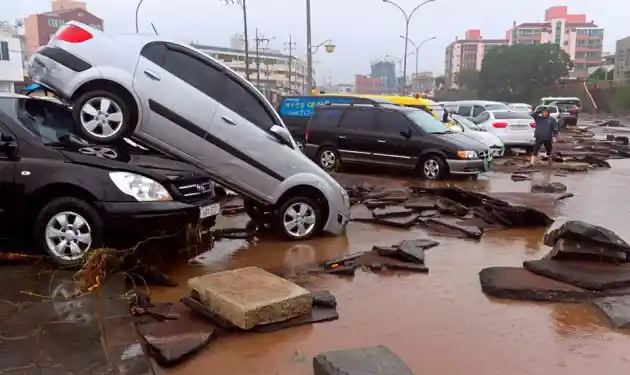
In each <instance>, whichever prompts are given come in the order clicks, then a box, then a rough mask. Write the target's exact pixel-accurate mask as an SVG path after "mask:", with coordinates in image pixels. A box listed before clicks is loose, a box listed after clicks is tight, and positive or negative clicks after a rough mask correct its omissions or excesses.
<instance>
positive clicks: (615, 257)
mask: <svg viewBox="0 0 630 375" xmlns="http://www.w3.org/2000/svg"><path fill="white" fill-rule="evenodd" d="M543 259H545V260H576V261H580V260H581V261H585V262H588V261H590V262H604V261H605V262H613V263H617V262H625V261H627V260H628V255H627V253H624V252H623V251H619V249H617V248H615V247H612V248H611V247H610V246H608V245H603V244H600V243H597V242H594V241H582V240H573V239H570V238H560V239H559V240H557V241H556V243H555V245H553V248H552V249H551V251H550V252H549V253H547V255H545V256H544V257H543Z"/></svg>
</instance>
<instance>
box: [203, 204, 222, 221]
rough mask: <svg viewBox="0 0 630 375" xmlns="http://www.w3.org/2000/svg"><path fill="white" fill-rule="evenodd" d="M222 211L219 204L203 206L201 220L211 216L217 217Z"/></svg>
mask: <svg viewBox="0 0 630 375" xmlns="http://www.w3.org/2000/svg"><path fill="white" fill-rule="evenodd" d="M220 211H221V206H220V205H219V204H218V203H214V204H209V205H207V206H201V207H199V218H200V219H205V218H207V217H210V216H217V215H218V214H219V212H220Z"/></svg>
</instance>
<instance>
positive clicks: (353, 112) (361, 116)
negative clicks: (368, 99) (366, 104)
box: [341, 108, 375, 131]
mask: <svg viewBox="0 0 630 375" xmlns="http://www.w3.org/2000/svg"><path fill="white" fill-rule="evenodd" d="M374 115H375V112H374V110H371V109H365V108H348V110H347V111H346V114H345V116H343V120H341V127H342V128H344V129H348V130H365V131H368V130H373V128H372V125H373V123H374V118H375V116H374Z"/></svg>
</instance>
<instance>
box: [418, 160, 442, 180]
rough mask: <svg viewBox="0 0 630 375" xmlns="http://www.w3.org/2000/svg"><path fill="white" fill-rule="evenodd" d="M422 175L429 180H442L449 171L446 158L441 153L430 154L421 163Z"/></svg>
mask: <svg viewBox="0 0 630 375" xmlns="http://www.w3.org/2000/svg"><path fill="white" fill-rule="evenodd" d="M420 168H421V169H420V170H421V172H422V176H423V177H424V178H426V179H427V180H440V179H442V178H444V176H446V174H447V173H448V170H447V169H448V167H447V166H446V162H445V161H444V158H442V157H441V156H439V155H428V156H426V157H425V158H424V159H422V162H421V164H420Z"/></svg>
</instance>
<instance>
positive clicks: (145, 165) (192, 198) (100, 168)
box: [0, 94, 220, 265]
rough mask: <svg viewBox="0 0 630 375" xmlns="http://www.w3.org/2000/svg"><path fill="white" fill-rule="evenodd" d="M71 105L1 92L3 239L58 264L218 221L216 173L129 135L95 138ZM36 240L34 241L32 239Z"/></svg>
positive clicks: (0, 230) (0, 229)
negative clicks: (101, 141)
mask: <svg viewBox="0 0 630 375" xmlns="http://www.w3.org/2000/svg"><path fill="white" fill-rule="evenodd" d="M74 128H75V127H74V126H73V120H72V114H71V112H70V110H69V109H68V108H67V107H65V106H63V105H60V104H57V103H54V102H52V101H49V100H44V99H36V98H29V97H27V96H22V95H16V94H0V239H2V240H3V242H4V243H5V244H7V245H9V246H17V247H21V246H23V245H24V243H25V242H26V243H30V244H31V245H33V246H34V247H35V248H36V249H37V250H40V251H42V252H43V253H45V254H47V255H49V256H50V257H51V258H52V260H54V261H55V262H57V263H58V264H60V265H76V264H78V263H80V261H81V260H82V259H83V257H84V256H85V255H86V253H87V251H88V250H90V249H95V248H98V247H103V246H107V247H115V248H119V249H121V248H122V249H124V248H128V247H131V246H133V245H135V244H136V243H137V242H138V241H140V240H144V239H147V238H149V237H154V236H165V235H171V234H172V235H174V236H176V235H177V234H178V233H182V232H185V230H186V228H187V227H188V226H189V224H190V225H193V226H197V227H199V226H200V227H203V228H207V227H210V226H212V225H214V222H215V220H216V216H217V215H218V213H219V210H220V207H219V203H218V200H217V198H216V197H215V193H214V183H213V182H212V181H211V180H210V177H209V175H208V174H207V173H206V172H205V171H203V170H201V169H199V168H197V167H195V166H193V165H191V164H188V163H185V162H182V161H179V160H175V159H172V158H170V157H168V156H166V155H163V154H161V153H158V152H156V151H153V150H151V149H149V148H147V147H144V146H143V145H139V144H137V143H136V142H134V141H132V140H124V141H123V142H122V143H121V144H119V145H116V146H107V147H103V146H102V145H100V146H99V145H92V144H88V143H87V142H86V141H85V140H83V139H81V138H80V137H79V136H78V135H77V134H76V133H74V132H73V129H74ZM29 241H30V242H29Z"/></svg>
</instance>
